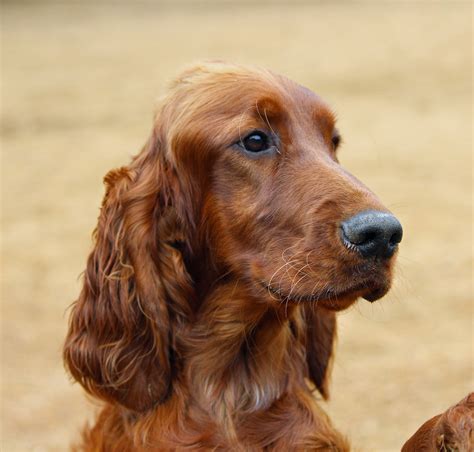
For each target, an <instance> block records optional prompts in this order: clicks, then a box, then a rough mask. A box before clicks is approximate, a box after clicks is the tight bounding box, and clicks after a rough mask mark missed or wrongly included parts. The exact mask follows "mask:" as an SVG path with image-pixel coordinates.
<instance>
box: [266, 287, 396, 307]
mask: <svg viewBox="0 0 474 452" xmlns="http://www.w3.org/2000/svg"><path fill="white" fill-rule="evenodd" d="M260 285H261V286H262V287H263V288H264V289H266V291H267V292H269V293H270V294H271V295H272V296H273V297H277V298H278V299H279V300H280V301H282V302H297V303H299V302H313V303H317V302H319V303H321V304H323V305H325V306H326V307H329V308H332V309H343V308H344V307H346V305H350V304H352V303H353V302H354V301H355V300H356V299H357V298H360V297H361V298H363V299H365V300H367V301H369V302H371V303H372V302H374V301H376V300H379V299H380V298H382V297H383V296H384V295H385V294H386V293H387V292H388V290H389V288H390V284H389V283H388V282H387V281H383V282H380V281H373V280H365V281H362V282H359V283H357V284H354V285H352V286H349V287H346V288H342V289H338V288H335V287H328V288H327V289H325V290H324V291H316V292H312V293H309V294H308V293H306V294H301V293H298V292H297V291H294V290H291V291H289V292H285V291H284V290H283V289H281V288H276V287H273V286H272V285H271V284H268V283H267V282H265V281H260Z"/></svg>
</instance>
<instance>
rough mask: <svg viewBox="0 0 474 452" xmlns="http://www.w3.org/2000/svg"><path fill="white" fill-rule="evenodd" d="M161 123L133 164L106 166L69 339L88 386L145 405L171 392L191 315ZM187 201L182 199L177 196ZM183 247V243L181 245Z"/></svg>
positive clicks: (69, 362) (79, 375)
mask: <svg viewBox="0 0 474 452" xmlns="http://www.w3.org/2000/svg"><path fill="white" fill-rule="evenodd" d="M160 147H161V146H160V144H159V140H158V139H157V137H156V133H154V134H153V135H152V137H151V138H150V140H149V142H148V144H147V145H146V146H145V148H144V149H143V150H142V152H141V153H140V154H139V155H138V156H137V157H135V158H134V159H133V161H132V163H131V164H130V165H129V166H128V167H124V168H120V169H118V170H113V171H111V172H109V173H108V174H107V175H106V177H105V179H104V182H105V186H106V193H105V197H104V200H103V203H102V208H101V212H100V216H99V220H98V225H97V228H96V230H95V232H94V238H95V245H94V248H93V251H92V253H91V254H90V256H89V259H88V262H87V268H86V271H85V274H84V284H83V288H82V291H81V294H80V296H79V299H78V300H77V301H76V302H75V304H74V306H73V308H72V312H71V316H70V323H69V331H68V335H67V339H66V343H65V346H64V361H65V364H66V366H67V368H68V369H69V372H70V373H71V375H72V376H73V377H74V378H75V379H76V380H77V381H78V382H79V383H81V385H82V386H83V387H84V388H85V389H86V390H87V391H88V392H89V393H91V394H93V395H94V396H97V397H99V398H102V399H104V400H107V401H110V402H118V403H120V404H122V405H124V406H125V407H127V408H129V409H132V410H136V411H144V410H147V409H149V408H151V407H153V406H154V405H156V404H159V403H160V402H161V401H163V400H164V399H165V398H166V397H167V396H168V395H169V393H170V389H171V380H172V374H173V369H172V366H173V364H176V362H177V361H178V360H179V346H178V345H177V344H176V339H175V338H176V337H179V332H177V331H176V330H179V329H181V328H183V326H184V324H185V323H186V321H187V318H188V317H189V315H190V299H191V298H192V296H193V286H192V282H191V278H190V276H189V274H188V272H187V270H186V267H185V263H184V259H183V256H182V253H181V251H180V250H181V249H182V248H183V247H182V246H179V247H177V246H176V243H177V242H183V241H184V242H185V241H186V238H185V235H184V234H183V232H182V231H183V220H182V219H181V218H180V215H179V213H178V211H177V209H176V208H175V206H174V199H176V196H177V192H179V187H178V186H177V180H176V179H177V178H176V177H175V176H174V175H173V170H172V169H171V168H170V164H169V163H167V161H166V159H165V157H164V155H163V152H162V151H161V149H160ZM180 210H183V206H180ZM184 248H185V247H184Z"/></svg>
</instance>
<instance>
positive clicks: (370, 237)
mask: <svg viewBox="0 0 474 452" xmlns="http://www.w3.org/2000/svg"><path fill="white" fill-rule="evenodd" d="M378 235H379V234H378V232H376V231H368V232H366V233H365V234H364V239H363V240H362V242H361V244H362V243H366V242H372V241H374V240H376V239H377V236H378Z"/></svg>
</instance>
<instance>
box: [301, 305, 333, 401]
mask: <svg viewBox="0 0 474 452" xmlns="http://www.w3.org/2000/svg"><path fill="white" fill-rule="evenodd" d="M303 316H304V320H305V325H306V337H305V341H306V343H305V346H306V362H307V365H308V373H309V378H310V379H311V380H312V382H313V383H314V385H315V386H316V388H317V389H318V391H319V392H320V393H321V395H322V396H323V398H324V399H328V398H329V378H330V375H331V368H332V356H333V349H334V342H335V339H336V314H335V313H334V312H333V311H329V310H327V309H324V308H320V307H317V308H314V307H313V306H311V305H305V306H304V307H303Z"/></svg>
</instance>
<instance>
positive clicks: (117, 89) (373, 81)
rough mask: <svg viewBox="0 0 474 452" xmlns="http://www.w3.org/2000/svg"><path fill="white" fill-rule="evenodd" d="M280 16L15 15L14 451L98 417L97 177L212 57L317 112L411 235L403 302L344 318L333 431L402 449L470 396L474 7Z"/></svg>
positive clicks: (10, 179) (217, 12)
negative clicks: (92, 304) (89, 277)
mask: <svg viewBox="0 0 474 452" xmlns="http://www.w3.org/2000/svg"><path fill="white" fill-rule="evenodd" d="M267 3H269V2H264V1H262V2H260V3H258V5H256V6H255V5H253V6H252V4H251V3H250V2H247V3H245V2H244V3H242V2H241V3H240V4H238V5H235V4H231V3H230V2H226V1H222V2H212V1H210V2H208V3H207V4H206V5H205V6H201V7H198V6H193V3H192V2H188V3H187V4H185V5H181V6H180V5H179V4H178V2H175V3H173V4H169V5H168V6H160V5H159V4H157V3H155V4H153V5H151V6H150V5H149V4H148V5H147V4H146V3H144V2H133V1H130V2H96V3H85V2H82V3H81V2H71V3H70V4H69V6H68V4H66V3H63V4H60V3H56V4H43V3H41V2H32V3H23V2H16V3H15V2H9V3H6V4H5V5H4V7H3V14H2V57H3V58H2V72H1V76H2V77H1V78H2V140H3V144H2V152H3V161H2V184H3V190H2V192H3V193H2V195H3V196H2V198H3V203H2V205H3V209H2V214H3V215H2V221H3V223H2V239H3V256H2V257H3V271H2V277H3V294H2V298H3V300H2V302H3V306H2V322H3V326H2V334H3V338H2V426H3V432H2V447H1V449H2V451H7V452H9V451H27V450H34V451H55V450H59V451H61V450H66V449H67V445H68V444H69V443H70V442H71V441H72V440H73V439H74V438H76V437H77V432H78V429H79V427H80V426H81V425H82V424H83V422H84V421H85V419H86V418H88V417H90V414H91V413H92V411H93V409H92V405H91V404H90V403H88V402H86V401H85V398H84V396H83V393H82V391H81V390H80V388H79V387H77V386H76V385H74V386H73V385H71V384H70V382H69V381H68V379H67V377H66V375H65V373H64V371H63V368H62V364H61V357H60V351H61V343H62V340H63V337H64V335H65V330H66V323H67V317H66V315H65V310H66V308H67V306H68V305H69V304H70V303H71V302H72V301H73V300H74V298H75V297H76V295H77V293H78V291H79V287H80V283H79V280H78V275H79V274H80V272H81V271H82V270H83V268H84V265H85V259H86V256H87V253H88V250H89V248H90V233H91V231H92V229H93V227H94V224H95V221H96V217H97V214H98V206H99V203H100V199H101V196H102V193H103V191H102V185H101V179H102V176H103V175H104V174H105V172H106V171H107V170H108V169H110V168H112V167H114V166H118V165H121V164H123V163H125V162H127V160H128V158H129V156H130V155H131V154H133V153H135V152H136V151H138V150H139V148H140V147H141V145H142V143H143V142H144V140H145V138H146V137H147V134H148V131H149V129H150V125H151V115H152V110H153V105H154V103H155V98H156V97H157V96H158V95H159V94H160V93H162V92H163V89H164V88H163V87H164V86H165V85H166V82H167V81H168V80H169V79H170V78H172V77H173V75H175V74H176V73H177V72H179V70H180V69H181V68H182V67H183V66H184V65H188V64H189V63H191V62H193V61H196V60H201V59H209V58H223V59H227V60H230V61H239V62H244V63H252V64H259V65H263V66H267V67H269V68H272V69H274V70H275V71H278V72H281V73H284V74H286V75H288V76H289V77H290V78H293V79H295V80H297V81H299V82H300V83H302V84H304V85H306V86H308V87H310V88H311V89H313V90H314V91H316V92H317V93H319V94H321V95H322V96H323V97H324V98H325V99H327V100H328V101H329V102H330V104H331V105H332V106H333V107H334V109H335V110H336V111H337V112H338V116H339V126H340V129H341V130H342V133H343V135H344V141H345V143H344V145H343V147H342V151H341V160H342V163H343V164H344V165H345V166H346V167H347V168H348V169H349V170H351V171H352V172H353V173H354V174H356V175H357V176H358V177H359V178H360V179H362V180H363V181H364V182H365V183H366V184H367V185H369V186H370V187H371V188H372V189H373V190H374V191H375V192H376V193H378V194H379V195H380V197H381V198H382V199H383V200H384V201H385V203H386V205H387V206H388V207H389V208H391V209H392V210H393V211H394V212H395V213H396V214H397V216H398V217H399V218H400V220H401V221H402V223H403V225H404V229H405V237H404V240H403V243H402V246H401V252H400V256H399V263H398V277H397V281H396V284H395V287H394V289H393V291H392V292H391V293H390V294H389V295H388V296H387V297H386V298H385V299H384V300H382V301H379V302H377V303H375V304H373V305H371V304H369V303H367V302H364V301H361V302H360V303H359V304H358V305H356V307H354V308H352V309H350V310H349V311H348V312H345V313H341V315H340V334H339V346H338V351H337V357H336V362H335V366H334V376H333V384H332V399H331V401H330V402H329V403H328V404H324V405H325V407H326V409H327V410H328V411H329V412H330V414H331V416H332V419H333V420H334V423H335V424H336V425H337V426H339V428H340V429H341V430H342V431H344V432H346V433H347V434H348V435H349V436H350V437H351V438H352V443H353V444H354V446H355V447H357V448H359V449H360V450H367V451H395V450H399V448H400V446H401V445H402V443H403V441H404V440H405V439H407V438H408V437H409V436H410V435H411V433H412V432H413V431H414V430H415V429H416V428H417V427H418V426H419V425H421V423H422V422H423V421H424V420H426V419H427V418H428V417H430V416H432V415H434V414H436V413H438V412H440V411H442V410H444V409H445V408H446V407H447V406H449V405H450V404H452V403H454V402H456V401H457V400H459V399H461V398H462V397H463V396H464V395H465V394H466V393H467V392H468V391H469V390H471V389H472V387H473V385H472V383H473V374H472V351H473V350H472V339H473V337H472V336H473V334H472V332H473V324H472V314H473V311H472V304H471V301H472V280H471V277H472V274H471V270H472V236H471V233H472V229H471V226H472V217H471V213H472V211H471V201H472V198H471V194H472V190H471V189H472V187H471V183H472V181H471V176H472V163H471V147H472V135H471V132H472V122H471V121H472V111H471V94H472V93H471V89H472V88H471V64H472V54H471V44H470V43H471V38H472V26H471V19H472V5H471V3H470V2H415V3H413V2H403V3H399V2H395V1H390V2H366V3H365V2H343V3H336V2H326V3H318V4H316V2H315V3H314V6H311V5H302V4H299V6H298V5H296V4H295V5H294V6H289V5H290V2H288V4H286V5H285V4H280V5H279V6H270V5H268V4H267ZM194 5H195V4H194Z"/></svg>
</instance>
